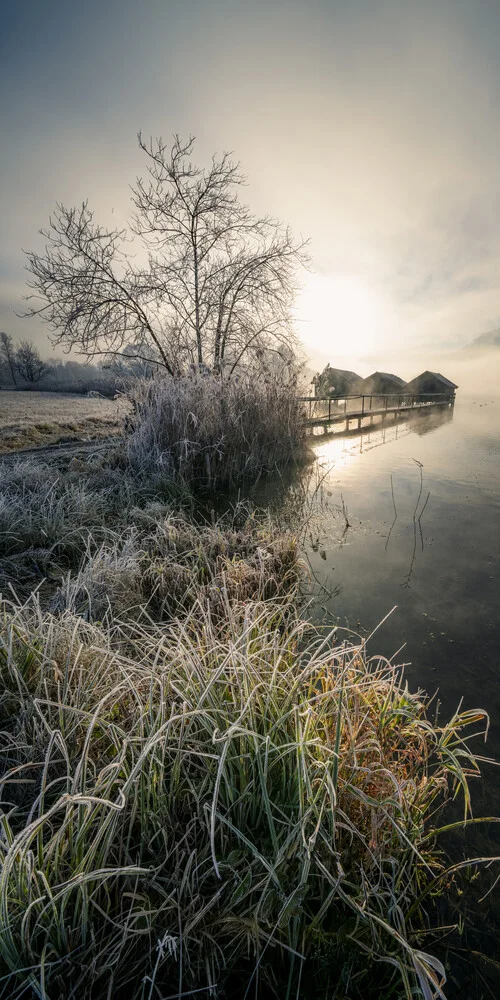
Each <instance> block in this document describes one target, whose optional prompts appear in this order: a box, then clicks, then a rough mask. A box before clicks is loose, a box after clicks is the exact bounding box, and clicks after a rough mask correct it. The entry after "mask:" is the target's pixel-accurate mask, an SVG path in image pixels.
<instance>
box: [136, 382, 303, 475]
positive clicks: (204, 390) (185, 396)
mask: <svg viewBox="0 0 500 1000" xmlns="http://www.w3.org/2000/svg"><path fill="white" fill-rule="evenodd" d="M134 404H135V415H134V417H133V418H132V419H131V427H132V433H131V435H130V437H129V440H128V456H129V460H130V463H131V466H132V468H133V469H136V470H139V471H141V472H144V471H146V470H147V471H151V470H158V469H162V470H163V471H165V472H166V473H167V474H168V475H171V476H172V478H181V479H183V480H185V481H187V482H189V483H194V484H197V485H201V486H205V487H208V488H209V489H218V488H220V487H224V486H228V485H229V486H231V485H234V484H236V483H238V482H240V481H241V480H243V479H245V478H252V477H253V478H255V477H257V476H259V475H260V474H261V473H262V472H264V471H266V470H270V469H273V468H275V467H276V466H279V465H284V464H286V463H287V462H290V461H292V460H293V459H294V458H296V457H297V455H298V453H300V451H301V449H303V447H304V440H305V437H304V434H305V430H304V426H303V423H304V421H303V416H302V413H301V410H300V406H299V403H298V402H297V398H296V392H295V389H294V387H293V386H285V385H283V384H281V383H279V382H274V381H272V380H264V379H262V380H259V379H257V378H256V379H255V380H254V381H251V380H250V379H247V378H241V379H240V380H236V379H227V380H221V379H220V378H218V377H216V376H215V375H209V374H205V375H203V374H193V375H189V376H185V377H184V378H177V379H172V378H168V379H163V380H160V379H155V380H153V381H151V380H150V381H147V382H144V381H143V382H141V383H140V384H139V385H138V386H137V388H136V390H135V395H134Z"/></svg>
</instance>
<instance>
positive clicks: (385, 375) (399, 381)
mask: <svg viewBox="0 0 500 1000" xmlns="http://www.w3.org/2000/svg"><path fill="white" fill-rule="evenodd" d="M375 375H380V376H381V378H390V379H392V381H393V382H397V384H398V385H400V386H404V385H406V382H405V381H404V379H402V378H400V377H399V375H391V374H390V373H389V372H375Z"/></svg>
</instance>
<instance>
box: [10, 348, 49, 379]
mask: <svg viewBox="0 0 500 1000" xmlns="http://www.w3.org/2000/svg"><path fill="white" fill-rule="evenodd" d="M15 366H16V368H17V370H18V372H19V374H20V375H21V377H22V378H23V379H24V380H25V382H31V383H33V384H36V383H37V382H40V381H41V380H42V379H43V378H45V377H46V376H47V375H48V374H49V373H50V371H51V370H52V369H51V366H50V365H49V364H47V363H46V362H45V361H43V359H42V358H41V357H40V355H39V353H38V351H37V349H36V347H35V345H34V344H32V343H31V341H30V340H22V341H21V343H20V345H19V347H18V349H17V351H16V354H15Z"/></svg>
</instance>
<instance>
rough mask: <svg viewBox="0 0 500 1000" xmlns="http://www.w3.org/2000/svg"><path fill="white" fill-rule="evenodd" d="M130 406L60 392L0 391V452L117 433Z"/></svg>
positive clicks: (90, 438)
mask: <svg viewBox="0 0 500 1000" xmlns="http://www.w3.org/2000/svg"><path fill="white" fill-rule="evenodd" d="M129 409H130V406H129V404H128V403H127V401H126V400H124V399H119V400H110V399H89V398H87V397H86V396H81V395H72V394H69V393H58V392H36V391H34V392H14V391H9V390H5V391H4V390H2V391H1V392H0V452H11V451H18V450H20V449H22V448H31V447H36V446H42V445H47V444H56V443H57V442H59V441H61V440H64V441H71V440H94V439H96V440H97V439H102V438H106V437H109V436H110V435H114V434H118V433H120V432H121V431H122V430H123V421H124V418H125V416H126V414H127V413H128V412H129Z"/></svg>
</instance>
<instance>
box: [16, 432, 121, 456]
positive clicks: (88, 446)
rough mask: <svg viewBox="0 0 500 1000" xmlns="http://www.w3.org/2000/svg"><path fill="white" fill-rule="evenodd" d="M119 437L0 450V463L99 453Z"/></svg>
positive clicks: (119, 440) (117, 441) (119, 438)
mask: <svg viewBox="0 0 500 1000" xmlns="http://www.w3.org/2000/svg"><path fill="white" fill-rule="evenodd" d="M122 440H123V439H122V438H121V437H118V436H116V437H109V438H106V440H102V439H101V440H100V441H61V442H60V443H59V444H47V445H40V446H39V447H37V448H19V449H18V451H6V452H0V463H4V462H7V463H8V462H14V461H16V459H19V458H40V459H42V460H43V461H45V460H46V459H51V458H64V459H66V458H76V457H78V455H83V454H85V455H88V454H89V452H90V453H100V452H102V451H105V450H106V449H107V448H109V446H110V445H113V444H119V443H120V442H121V441H122Z"/></svg>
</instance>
